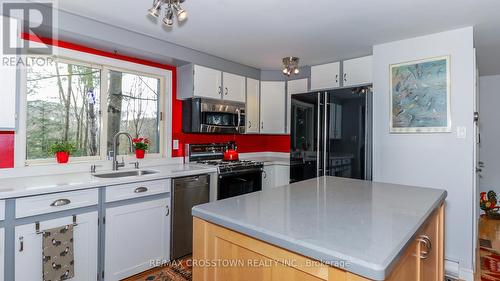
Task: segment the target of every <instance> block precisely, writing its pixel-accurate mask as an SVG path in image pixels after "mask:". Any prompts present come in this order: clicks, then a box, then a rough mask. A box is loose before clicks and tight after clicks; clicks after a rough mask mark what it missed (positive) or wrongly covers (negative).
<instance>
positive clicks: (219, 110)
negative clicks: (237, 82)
mask: <svg viewBox="0 0 500 281" xmlns="http://www.w3.org/2000/svg"><path fill="white" fill-rule="evenodd" d="M245 124H246V123H245V104H244V103H238V102H228V101H215V100H208V99H201V98H193V99H188V100H184V101H183V102H182V130H183V132H184V133H212V134H244V133H245Z"/></svg>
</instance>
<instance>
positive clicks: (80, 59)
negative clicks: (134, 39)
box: [14, 46, 173, 167]
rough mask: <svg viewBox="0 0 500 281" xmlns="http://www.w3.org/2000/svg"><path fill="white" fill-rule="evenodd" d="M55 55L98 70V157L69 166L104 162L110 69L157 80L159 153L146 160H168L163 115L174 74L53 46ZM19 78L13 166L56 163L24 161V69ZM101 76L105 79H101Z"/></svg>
mask: <svg viewBox="0 0 500 281" xmlns="http://www.w3.org/2000/svg"><path fill="white" fill-rule="evenodd" d="M54 53H55V54H57V56H56V57H57V59H58V60H59V61H61V62H64V63H74V64H79V65H84V66H89V67H93V68H98V69H100V70H101V89H100V90H101V96H100V106H101V107H100V110H101V114H100V116H99V118H100V128H99V130H100V132H99V133H100V134H99V135H100V149H99V156H87V157H72V158H71V161H70V163H82V162H95V161H98V160H101V161H104V160H106V159H107V155H106V154H107V97H108V83H109V81H108V79H107V77H108V72H109V71H110V70H115V71H120V72H125V73H130V74H137V75H144V76H148V77H152V78H157V79H160V101H159V103H160V108H159V114H160V116H161V117H162V118H160V121H159V122H160V123H159V134H160V144H159V148H160V151H159V153H155V154H150V153H148V154H147V158H146V159H158V158H171V155H172V124H171V122H167V121H166V120H168V119H169V118H167V115H166V113H170V112H172V92H173V88H172V84H173V83H172V79H173V73H172V71H170V70H168V69H163V68H156V67H151V66H147V65H142V64H138V63H133V62H129V61H124V60H118V59H113V58H108V57H104V56H99V55H94V54H89V53H84V52H79V51H75V50H70V49H64V48H59V47H55V46H54ZM20 74H21V75H20V79H19V85H18V87H19V89H20V95H21V96H20V102H19V129H18V132H17V133H16V134H15V150H14V158H15V159H14V166H15V167H25V166H35V165H50V164H56V161H55V159H51V158H47V159H33V160H27V159H26V155H27V151H26V137H27V126H26V121H27V95H26V90H27V89H26V86H27V84H26V83H27V69H26V68H25V67H21V71H20ZM103 77H104V79H103ZM123 156H124V157H125V159H126V161H130V160H132V159H133V158H134V157H133V156H131V155H123Z"/></svg>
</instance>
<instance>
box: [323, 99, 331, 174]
mask: <svg viewBox="0 0 500 281" xmlns="http://www.w3.org/2000/svg"><path fill="white" fill-rule="evenodd" d="M324 105H325V107H324V108H325V112H324V116H325V123H324V124H323V128H324V131H323V176H327V175H328V174H329V171H328V165H327V164H328V162H327V161H328V129H329V126H328V118H329V117H330V116H329V114H328V105H329V104H328V92H325V97H324Z"/></svg>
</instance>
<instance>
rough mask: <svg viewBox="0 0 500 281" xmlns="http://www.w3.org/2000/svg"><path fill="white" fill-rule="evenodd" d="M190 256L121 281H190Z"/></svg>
mask: <svg viewBox="0 0 500 281" xmlns="http://www.w3.org/2000/svg"><path fill="white" fill-rule="evenodd" d="M191 261H192V258H191V256H187V257H184V258H181V259H179V260H176V261H173V262H171V263H170V264H167V265H165V266H160V267H155V268H152V269H150V270H148V271H145V272H142V273H139V274H137V275H134V276H132V277H129V278H126V279H123V280H122V281H191V280H192V267H191Z"/></svg>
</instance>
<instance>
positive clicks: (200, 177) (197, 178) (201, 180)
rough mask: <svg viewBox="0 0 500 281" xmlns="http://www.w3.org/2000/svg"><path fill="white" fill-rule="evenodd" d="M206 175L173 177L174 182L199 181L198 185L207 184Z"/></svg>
mask: <svg viewBox="0 0 500 281" xmlns="http://www.w3.org/2000/svg"><path fill="white" fill-rule="evenodd" d="M208 177H209V176H208V175H196V176H189V177H183V178H174V179H173V181H174V184H175V185H177V184H187V183H199V185H207V184H208Z"/></svg>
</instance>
